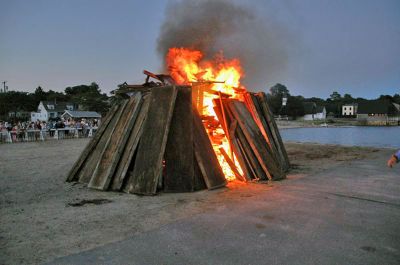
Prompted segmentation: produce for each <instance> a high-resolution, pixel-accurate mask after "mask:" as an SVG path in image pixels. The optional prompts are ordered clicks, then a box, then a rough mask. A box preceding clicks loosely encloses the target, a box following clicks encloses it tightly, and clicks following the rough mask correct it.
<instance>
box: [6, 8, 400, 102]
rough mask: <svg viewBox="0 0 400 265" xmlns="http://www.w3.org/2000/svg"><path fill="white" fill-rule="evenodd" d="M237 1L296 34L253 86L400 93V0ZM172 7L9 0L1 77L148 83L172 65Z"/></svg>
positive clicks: (32, 84)
mask: <svg viewBox="0 0 400 265" xmlns="http://www.w3.org/2000/svg"><path fill="white" fill-rule="evenodd" d="M236 2H237V3H238V4H239V5H248V6H250V7H249V8H251V9H253V10H254V12H255V13H256V14H257V15H258V16H259V17H260V19H261V20H260V21H265V23H268V19H267V18H272V19H274V21H278V22H279V25H280V26H281V27H282V28H283V29H285V30H287V31H288V32H290V34H292V35H293V38H291V39H290V42H291V43H289V45H288V47H289V48H288V51H287V52H288V54H287V58H286V60H287V61H286V66H285V67H283V68H282V69H281V70H280V71H279V73H273V74H271V75H269V74H268V73H266V76H265V82H263V84H259V87H258V88H256V89H252V90H267V89H268V87H270V86H271V85H273V84H275V83H277V82H279V83H282V84H285V85H286V86H287V87H288V89H289V90H290V92H291V93H292V94H294V95H299V94H301V95H304V96H306V97H311V96H317V97H322V98H326V97H329V94H330V93H331V92H332V91H334V90H336V91H339V92H340V93H342V94H343V93H350V94H352V95H353V96H355V97H366V98H375V97H377V96H379V95H380V94H394V93H400V1H398V0H392V1H391V0H382V1H378V0H348V1H343V0H335V1H333V0H331V1H327V0H283V1H278V0H271V1H261V0H260V1H257V0H253V1H236ZM167 3H168V1H161V0H158V1H104V0H80V1H78V0H68V1H67V0H65V1H61V0H36V1H29V0H26V1H20V0H14V1H7V0H0V10H2V12H1V16H0V81H3V80H7V81H8V86H9V88H10V89H14V90H23V91H34V89H35V88H36V87H37V86H39V85H41V86H42V87H43V88H44V89H46V90H48V89H53V90H57V91H63V90H64V88H65V87H67V86H73V85H78V84H84V83H90V82H92V81H95V82H97V83H99V85H100V87H101V89H102V90H103V91H105V92H109V91H111V90H113V89H115V88H116V86H117V85H118V84H120V83H123V82H125V81H127V82H128V83H142V82H143V81H144V76H143V75H142V70H143V69H147V70H151V71H154V72H157V71H159V70H160V69H162V65H161V64H162V59H161V57H160V55H159V54H158V53H157V51H156V45H157V38H158V35H159V30H160V27H161V25H162V23H163V21H164V19H165V13H164V10H165V7H166V5H167ZM221 12H223V11H221ZM243 45H246V44H245V43H244V44H243ZM245 70H246V69H245Z"/></svg>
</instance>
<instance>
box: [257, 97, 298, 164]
mask: <svg viewBox="0 0 400 265" xmlns="http://www.w3.org/2000/svg"><path fill="white" fill-rule="evenodd" d="M256 98H257V100H258V103H259V105H260V107H261V110H262V112H263V116H264V118H265V120H266V122H267V123H268V125H269V127H270V129H271V134H272V137H273V139H274V142H275V144H276V148H277V150H278V152H279V155H280V156H281V158H282V160H283V162H284V168H285V171H287V170H288V169H289V168H290V161H289V157H288V155H287V152H286V149H285V146H284V144H283V141H282V138H281V135H280V133H279V129H278V126H277V125H276V122H275V119H274V116H273V114H272V112H271V110H270V108H269V106H268V103H267V96H266V95H265V93H263V92H260V93H257V94H256Z"/></svg>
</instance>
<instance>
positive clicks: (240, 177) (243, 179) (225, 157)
mask: <svg viewBox="0 0 400 265" xmlns="http://www.w3.org/2000/svg"><path fill="white" fill-rule="evenodd" d="M219 151H220V152H221V154H222V155H223V157H224V159H225V161H226V162H227V163H228V165H229V167H230V168H231V170H232V172H233V174H235V177H236V179H237V180H241V181H246V179H245V178H244V177H243V176H242V175H241V174H240V173H239V171H238V169H237V167H236V165H235V163H233V161H232V160H231V158H230V157H229V156H228V154H227V153H226V151H225V149H224V148H223V147H220V148H219Z"/></svg>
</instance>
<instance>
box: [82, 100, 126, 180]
mask: <svg viewBox="0 0 400 265" xmlns="http://www.w3.org/2000/svg"><path fill="white" fill-rule="evenodd" d="M127 103H128V100H123V101H122V102H121V103H120V107H119V109H118V111H117V112H116V114H115V115H114V116H113V117H112V119H111V121H110V124H109V125H108V126H107V128H106V130H105V132H104V133H103V135H102V137H101V139H100V141H99V142H98V144H97V145H96V148H95V149H94V150H93V152H92V153H91V154H90V156H89V157H88V159H87V161H86V162H85V165H84V166H83V167H82V170H81V171H80V172H79V182H81V183H89V181H90V179H91V177H92V175H93V171H94V169H95V168H96V166H97V163H98V161H99V159H100V157H101V156H102V154H103V151H104V146H105V145H106V144H107V142H108V141H109V139H110V137H111V135H112V133H113V132H114V130H115V125H116V124H117V122H118V121H119V119H120V117H121V115H122V113H123V111H124V109H125V107H126V104H127Z"/></svg>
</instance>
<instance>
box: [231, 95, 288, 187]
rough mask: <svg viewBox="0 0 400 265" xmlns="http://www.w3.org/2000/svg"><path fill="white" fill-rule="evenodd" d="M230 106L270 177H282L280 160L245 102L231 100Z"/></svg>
mask: <svg viewBox="0 0 400 265" xmlns="http://www.w3.org/2000/svg"><path fill="white" fill-rule="evenodd" d="M229 108H230V110H231V111H232V114H233V115H234V116H235V118H236V120H237V121H238V124H239V126H240V127H241V129H242V130H243V133H244V135H245V137H246V140H247V141H248V143H249V144H250V146H251V148H252V150H253V151H254V154H255V155H256V157H257V159H258V162H259V163H260V165H261V167H262V168H263V170H264V172H265V173H266V175H267V177H268V179H270V180H272V179H280V178H282V174H283V172H281V170H280V168H279V164H278V162H277V161H276V160H275V158H274V156H273V154H272V152H271V150H270V148H269V145H268V143H267V142H266V140H265V138H264V137H263V135H262V133H261V131H260V129H259V128H258V126H257V124H256V123H255V121H254V120H253V119H252V117H251V114H250V112H249V111H248V110H247V108H246V106H245V105H244V103H243V102H240V101H237V100H229Z"/></svg>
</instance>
